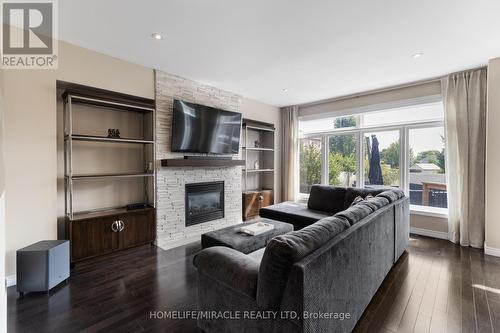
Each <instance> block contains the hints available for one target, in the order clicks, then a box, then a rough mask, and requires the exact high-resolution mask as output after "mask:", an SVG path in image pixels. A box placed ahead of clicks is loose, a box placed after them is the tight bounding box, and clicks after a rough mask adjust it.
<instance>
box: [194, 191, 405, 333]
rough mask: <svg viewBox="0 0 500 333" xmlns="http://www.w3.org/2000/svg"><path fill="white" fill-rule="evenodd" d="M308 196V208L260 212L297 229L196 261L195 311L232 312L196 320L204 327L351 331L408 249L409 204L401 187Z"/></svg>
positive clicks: (215, 251)
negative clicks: (255, 246) (248, 248)
mask: <svg viewBox="0 0 500 333" xmlns="http://www.w3.org/2000/svg"><path fill="white" fill-rule="evenodd" d="M329 191H330V192H329ZM369 193H371V194H372V195H374V197H373V198H370V199H366V200H363V201H361V202H360V203H357V204H355V205H353V206H352V207H351V203H352V201H353V200H354V199H355V198H356V197H357V196H358V195H360V196H366V195H367V194H369ZM311 196H312V198H311V197H310V199H309V203H308V205H307V206H306V205H304V206H303V207H301V206H295V209H293V210H291V211H290V215H289V216H287V215H286V211H285V210H284V207H285V206H286V204H281V205H275V206H274V207H270V208H268V213H269V214H274V215H273V216H272V217H270V216H269V215H265V216H266V217H267V218H275V219H280V220H281V221H285V222H291V223H293V224H294V225H295V226H298V227H302V228H301V229H300V230H296V231H292V232H290V233H287V234H284V235H280V236H276V237H274V238H273V239H272V240H271V241H270V242H269V243H268V244H267V246H266V247H265V248H262V249H260V250H257V251H255V252H252V253H249V254H243V253H241V252H238V251H236V250H233V249H230V248H226V247H211V248H207V249H204V250H202V251H200V252H199V253H198V254H197V255H196V256H195V258H194V265H195V266H196V267H197V269H198V273H199V285H198V297H199V299H198V306H199V310H201V311H217V313H221V312H220V311H229V312H226V313H227V314H232V317H228V318H221V317H213V316H202V317H199V318H198V326H199V327H200V328H201V329H203V330H204V331H205V332H207V333H211V332H239V333H243V332H290V333H291V332H350V331H351V330H352V329H353V328H354V326H355V325H356V322H357V321H358V319H359V318H360V317H361V315H362V314H363V311H364V310H365V308H366V307H367V306H368V304H369V302H370V300H371V299H372V297H373V295H374V294H375V292H376V291H377V289H378V288H379V286H380V285H381V283H382V281H383V280H384V278H385V276H386V275H387V273H388V272H389V271H390V269H391V268H392V266H393V265H394V263H395V262H396V261H397V260H398V259H399V257H400V256H401V255H402V254H403V252H404V251H405V249H406V247H407V243H408V237H409V200H408V198H407V197H405V196H404V193H403V192H402V191H400V190H376V191H364V190H359V189H343V188H334V187H324V186H315V187H313V190H312V191H311ZM332 198H334V200H335V202H334V203H333V202H331V201H330V200H332ZM311 200H312V202H311ZM327 205H330V207H329V208H328V207H327ZM333 207H334V208H333ZM325 208H327V209H329V210H328V211H326V210H325ZM311 211H312V212H311ZM320 212H321V213H320ZM264 214H266V213H264ZM315 214H318V215H315ZM320 214H321V215H324V217H322V218H321V216H319V215H320ZM301 216H302V217H304V220H305V221H304V220H301Z"/></svg>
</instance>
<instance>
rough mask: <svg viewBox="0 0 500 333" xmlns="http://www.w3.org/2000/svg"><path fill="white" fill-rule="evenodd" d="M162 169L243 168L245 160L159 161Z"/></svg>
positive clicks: (170, 159) (173, 159)
mask: <svg viewBox="0 0 500 333" xmlns="http://www.w3.org/2000/svg"><path fill="white" fill-rule="evenodd" d="M161 166H162V167H233V166H245V160H229V159H227V160H226V159H186V158H168V159H163V160H161Z"/></svg>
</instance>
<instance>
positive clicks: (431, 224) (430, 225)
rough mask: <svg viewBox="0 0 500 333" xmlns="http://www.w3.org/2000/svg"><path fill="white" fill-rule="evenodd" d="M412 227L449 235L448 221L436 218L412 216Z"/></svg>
mask: <svg viewBox="0 0 500 333" xmlns="http://www.w3.org/2000/svg"><path fill="white" fill-rule="evenodd" d="M410 227H411V228H417V229H425V230H429V231H436V232H440V233H442V232H445V233H448V219H447V218H442V217H435V216H427V215H419V214H411V215H410Z"/></svg>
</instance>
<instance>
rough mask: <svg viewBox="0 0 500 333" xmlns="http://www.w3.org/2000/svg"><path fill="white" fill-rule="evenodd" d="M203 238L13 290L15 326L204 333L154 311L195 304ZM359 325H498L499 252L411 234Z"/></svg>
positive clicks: (442, 328)
mask: <svg viewBox="0 0 500 333" xmlns="http://www.w3.org/2000/svg"><path fill="white" fill-rule="evenodd" d="M198 250H199V244H197V243H196V244H192V245H188V246H182V247H179V248H176V249H172V250H169V251H164V250H161V249H159V248H156V247H142V248H138V249H133V250H128V251H126V252H122V253H116V254H113V255H109V256H106V257H103V258H99V259H95V260H92V261H89V262H85V263H82V264H79V265H77V266H76V268H75V269H74V270H72V273H71V278H70V282H69V284H68V285H64V284H63V285H61V286H59V287H57V288H56V289H54V290H53V291H51V293H50V295H49V296H47V295H46V294H41V293H35V294H27V295H26V296H25V297H24V298H18V296H17V294H16V292H15V287H11V288H9V289H8V331H9V332H76V331H86V332H183V333H184V332H200V331H199V330H198V329H197V328H196V323H195V322H194V320H187V319H183V320H173V319H151V318H150V312H151V311H169V310H194V309H196V294H197V283H196V271H195V269H194V267H193V265H192V257H193V255H194V254H195V253H196V252H197V251H198ZM355 331H356V332H384V333H388V332H500V258H494V257H490V256H485V255H484V254H483V253H482V252H481V251H480V250H474V249H469V248H461V247H459V246H456V245H453V244H451V243H450V242H447V241H443V240H435V239H430V238H425V237H417V236H412V238H411V241H410V248H409V253H408V254H405V255H404V256H403V257H402V258H401V259H400V260H399V261H398V263H397V264H396V266H395V267H394V268H393V269H392V271H391V272H390V273H389V275H388V276H387V278H386V279H385V281H384V283H383V284H382V286H381V287H380V289H379V291H378V292H377V294H376V295H375V297H374V298H373V300H372V302H371V304H370V305H369V307H368V308H367V309H366V311H365V313H364V315H363V317H362V318H361V320H360V321H359V323H358V325H357V326H356V329H355Z"/></svg>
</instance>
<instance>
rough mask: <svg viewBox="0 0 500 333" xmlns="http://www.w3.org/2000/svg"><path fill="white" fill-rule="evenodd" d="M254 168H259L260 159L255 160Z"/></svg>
mask: <svg viewBox="0 0 500 333" xmlns="http://www.w3.org/2000/svg"><path fill="white" fill-rule="evenodd" d="M253 169H254V170H259V160H255V162H253Z"/></svg>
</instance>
